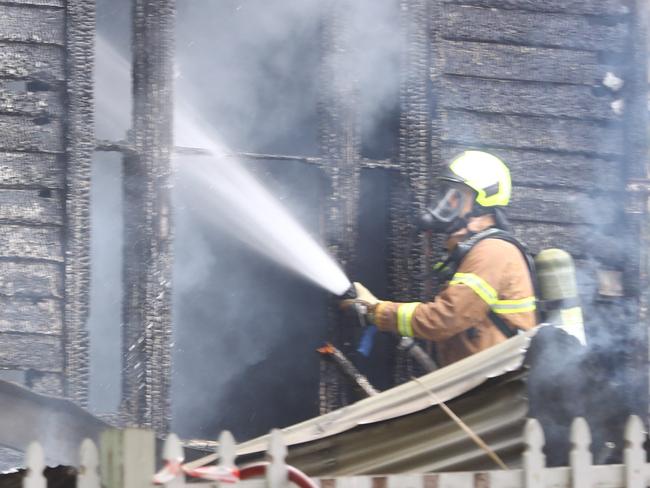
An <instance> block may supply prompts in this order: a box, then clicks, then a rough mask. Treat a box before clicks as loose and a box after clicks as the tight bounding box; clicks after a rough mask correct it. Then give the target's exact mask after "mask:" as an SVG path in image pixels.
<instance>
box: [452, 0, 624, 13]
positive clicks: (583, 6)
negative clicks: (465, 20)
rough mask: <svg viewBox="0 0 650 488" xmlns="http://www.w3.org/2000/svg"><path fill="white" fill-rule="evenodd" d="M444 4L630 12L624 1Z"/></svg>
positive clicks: (470, 0) (460, 0)
mask: <svg viewBox="0 0 650 488" xmlns="http://www.w3.org/2000/svg"><path fill="white" fill-rule="evenodd" d="M445 3H450V4H462V5H476V6H479V7H489V8H504V9H517V10H530V11H533V12H563V13H572V14H590V15H625V14H628V13H629V12H630V9H629V8H628V7H627V6H626V4H625V1H624V0H445Z"/></svg>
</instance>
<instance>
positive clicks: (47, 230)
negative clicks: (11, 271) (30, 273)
mask: <svg viewBox="0 0 650 488" xmlns="http://www.w3.org/2000/svg"><path fill="white" fill-rule="evenodd" d="M62 234H63V230H62V229H61V228H60V227H33V226H21V225H2V224H0V258H12V259H16V258H20V259H42V260H48V261H56V262H63V235H62Z"/></svg>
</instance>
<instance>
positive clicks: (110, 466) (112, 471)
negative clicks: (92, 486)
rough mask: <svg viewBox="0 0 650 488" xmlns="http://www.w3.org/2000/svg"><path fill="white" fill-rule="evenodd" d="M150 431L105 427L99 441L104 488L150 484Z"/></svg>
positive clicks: (136, 487) (152, 460)
mask: <svg viewBox="0 0 650 488" xmlns="http://www.w3.org/2000/svg"><path fill="white" fill-rule="evenodd" d="M155 447H156V445H155V437H154V433H153V432H151V431H148V430H142V429H132V428H128V429H123V430H120V429H108V430H106V431H104V432H103V433H102V436H101V441H100V451H99V454H100V464H101V469H100V471H101V476H102V486H103V487H104V488H146V487H148V486H151V485H152V479H153V475H154V470H155V462H156V451H155Z"/></svg>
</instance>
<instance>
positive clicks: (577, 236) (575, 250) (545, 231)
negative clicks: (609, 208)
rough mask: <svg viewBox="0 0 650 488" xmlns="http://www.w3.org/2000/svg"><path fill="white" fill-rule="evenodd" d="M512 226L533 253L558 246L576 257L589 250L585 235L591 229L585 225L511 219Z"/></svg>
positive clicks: (588, 233)
mask: <svg viewBox="0 0 650 488" xmlns="http://www.w3.org/2000/svg"><path fill="white" fill-rule="evenodd" d="M512 228H513V232H514V234H515V235H516V236H517V237H518V238H519V239H521V240H522V242H525V243H526V245H527V246H528V248H529V249H530V251H531V253H533V254H537V253H539V252H540V251H541V250H543V249H550V248H559V249H563V250H565V251H566V252H568V253H569V254H571V256H573V257H574V258H578V257H584V256H586V255H587V253H588V251H589V250H588V249H587V246H589V240H588V239H586V238H585V237H586V236H589V235H591V232H592V230H591V227H589V226H587V225H559V224H547V223H540V222H522V221H513V223H512Z"/></svg>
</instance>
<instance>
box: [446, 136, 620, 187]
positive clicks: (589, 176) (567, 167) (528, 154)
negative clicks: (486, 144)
mask: <svg viewBox="0 0 650 488" xmlns="http://www.w3.org/2000/svg"><path fill="white" fill-rule="evenodd" d="M466 149H484V150H486V151H488V152H490V153H492V154H494V155H496V156H498V157H500V158H501V159H503V160H504V161H505V162H506V163H507V164H508V167H509V168H510V173H511V175H512V180H513V183H514V184H515V185H533V186H535V185H553V186H561V187H567V188H576V189H582V190H601V191H602V190H605V191H620V190H621V189H622V188H623V184H624V182H623V174H622V168H624V165H623V163H622V161H621V160H618V159H611V160H610V159H603V158H598V157H593V156H583V155H580V154H563V153H550V152H543V151H526V150H519V149H501V148H481V147H473V146H471V145H469V146H468V145H462V146H461V145H454V144H444V145H443V147H442V156H443V159H444V160H445V161H449V160H451V158H453V157H454V156H455V155H456V154H459V153H460V152H462V151H464V150H466ZM549 175H553V177H552V180H551V179H549Z"/></svg>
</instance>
